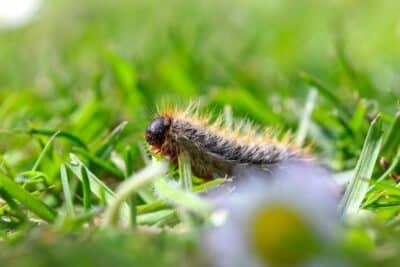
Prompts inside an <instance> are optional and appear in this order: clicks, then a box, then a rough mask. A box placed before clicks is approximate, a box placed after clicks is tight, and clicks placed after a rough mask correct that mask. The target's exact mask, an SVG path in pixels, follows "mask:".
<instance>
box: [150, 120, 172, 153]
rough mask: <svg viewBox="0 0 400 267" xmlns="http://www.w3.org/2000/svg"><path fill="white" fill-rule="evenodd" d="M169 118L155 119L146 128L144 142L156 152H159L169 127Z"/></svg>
mask: <svg viewBox="0 0 400 267" xmlns="http://www.w3.org/2000/svg"><path fill="white" fill-rule="evenodd" d="M171 123H172V122H171V118H168V117H164V116H161V117H157V118H155V119H154V120H153V121H152V122H150V124H149V125H148V126H147V129H146V142H147V143H148V144H149V145H150V146H151V147H152V148H153V149H156V150H160V149H161V147H162V145H163V144H164V142H165V138H166V136H167V134H168V131H169V129H170V126H171Z"/></svg>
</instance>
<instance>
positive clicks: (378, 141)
mask: <svg viewBox="0 0 400 267" xmlns="http://www.w3.org/2000/svg"><path fill="white" fill-rule="evenodd" d="M382 138H383V132H382V122H381V119H380V116H379V115H378V116H377V117H376V118H375V119H374V120H373V121H372V123H371V126H370V128H369V130H368V134H367V137H366V139H365V142H364V146H363V148H362V151H361V155H360V157H359V159H358V162H357V165H356V167H355V173H354V177H353V179H352V180H351V181H350V183H349V185H348V186H347V188H346V192H345V194H344V196H343V199H342V202H341V205H340V211H341V213H342V215H343V217H344V218H345V219H346V218H349V217H350V216H352V215H355V214H357V213H358V211H359V209H360V206H361V203H362V201H363V199H364V197H365V195H366V193H367V191H368V186H369V179H370V178H371V175H372V172H373V170H374V167H375V163H376V160H377V159H378V155H379V151H380V148H381V145H382Z"/></svg>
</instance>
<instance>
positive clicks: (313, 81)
mask: <svg viewBox="0 0 400 267" xmlns="http://www.w3.org/2000/svg"><path fill="white" fill-rule="evenodd" d="M300 78H301V79H303V81H305V82H306V83H307V84H309V85H310V86H312V87H315V88H317V89H318V91H319V92H320V93H321V95H323V96H325V97H326V99H327V100H329V101H330V102H331V103H332V104H333V105H334V106H335V107H338V108H339V110H340V111H341V112H343V114H344V115H345V117H346V118H350V116H351V114H350V112H349V111H348V109H347V108H346V107H345V106H344V105H343V102H342V100H340V99H339V98H338V97H337V96H336V95H335V94H334V93H332V91H331V90H330V89H328V87H327V86H325V85H324V84H323V83H322V82H321V81H320V80H319V79H317V78H315V77H313V76H311V75H310V74H308V73H305V72H302V73H300Z"/></svg>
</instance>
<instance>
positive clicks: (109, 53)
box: [0, 0, 400, 153]
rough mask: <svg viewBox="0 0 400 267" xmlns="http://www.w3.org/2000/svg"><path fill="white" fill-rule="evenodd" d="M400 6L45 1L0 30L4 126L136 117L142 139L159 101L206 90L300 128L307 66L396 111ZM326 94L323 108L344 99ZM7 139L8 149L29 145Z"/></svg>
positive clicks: (352, 96) (108, 123)
mask: <svg viewBox="0 0 400 267" xmlns="http://www.w3.org/2000/svg"><path fill="white" fill-rule="evenodd" d="M399 8H400V3H399V2H398V1H373V0H370V1H260V0H250V1H247V0H246V1H244V0H235V1H208V0H206V1H176V0H173V1H168V2H160V1H139V0H135V1H90V0H89V1H44V2H43V3H42V6H41V8H40V10H39V11H38V12H37V14H35V16H34V18H33V20H32V21H30V22H29V23H28V24H27V25H24V26H23V27H21V28H18V29H3V30H1V31H0V59H1V63H2V67H1V68H0V101H1V103H2V104H1V107H0V128H1V129H21V128H23V129H25V128H26V127H27V124H28V123H30V124H33V125H34V126H35V127H39V128H49V127H50V128H60V129H68V130H70V131H72V132H74V133H78V134H79V135H80V136H81V138H82V139H83V140H84V141H89V140H90V141H92V140H93V139H96V137H98V136H100V135H99V133H101V132H103V131H105V130H107V129H108V128H112V127H113V126H115V125H116V124H117V123H118V122H120V121H122V120H128V121H129V125H128V128H129V131H128V132H129V138H130V139H129V140H130V141H143V128H144V126H145V125H146V123H147V121H148V119H149V117H150V116H151V115H152V114H153V113H154V111H155V110H156V106H157V105H162V103H164V102H174V103H176V102H178V103H181V104H182V105H183V106H184V105H185V104H186V103H187V102H188V100H195V101H197V100H198V99H200V100H201V101H202V103H204V105H205V106H208V107H217V110H219V109H221V108H222V107H223V106H225V105H231V106H232V108H233V112H234V116H239V117H241V116H246V117H249V118H251V119H252V120H255V121H256V122H258V123H261V124H263V125H273V126H279V127H283V128H284V129H286V128H287V127H290V128H292V129H295V128H296V127H297V126H296V125H297V122H298V120H299V117H300V114H301V110H302V108H303V106H304V103H305V98H306V95H307V93H308V91H309V88H310V87H309V86H308V85H307V83H305V82H304V81H303V80H302V79H301V78H300V76H299V73H302V72H306V73H308V74H310V75H313V76H315V77H317V78H318V79H320V80H321V81H323V82H324V83H325V84H326V85H328V86H329V87H330V89H331V91H332V92H333V93H334V94H335V95H337V96H338V97H339V99H340V101H342V102H343V106H347V107H349V108H351V107H354V105H356V104H357V103H358V101H359V100H360V99H361V98H368V99H369V100H368V103H367V104H366V106H367V107H368V109H369V110H371V109H372V110H373V111H376V110H381V111H384V112H387V113H389V114H393V113H394V111H395V109H396V103H397V102H398V99H399V94H400V88H399V86H400V83H399V79H400V78H399V76H398V75H397V73H398V69H399V58H400V57H399V54H400V50H399V49H398V44H399V41H400V21H399V18H398V12H397V11H398V9H399ZM96 99H101V101H96ZM324 104H325V103H324V99H322V101H321V103H319V105H318V108H320V109H321V113H318V114H322V113H329V112H331V111H332V110H334V109H335V107H334V106H333V107H332V108H331V106H328V107H329V108H330V109H327V108H325V109H323V108H324ZM94 106H95V107H94ZM92 109H93V110H92ZM88 113H93V114H88ZM94 113H95V114H94ZM318 114H317V115H316V118H315V120H317V122H318V121H325V120H324V119H322V118H321V117H324V116H318ZM328 115H329V114H328ZM332 127H333V126H332ZM332 127H331V128H332ZM333 128H335V127H333ZM363 133H365V132H363ZM19 137H20V136H19ZM2 139H4V135H3V138H2ZM6 139H7V142H3V141H0V151H1V152H2V153H5V152H6V151H7V152H8V153H10V151H12V150H13V149H18V150H20V149H21V147H18V146H15V144H13V143H12V142H10V141H12V140H10V139H9V138H8V137H7V138H6ZM17 142H18V143H17V144H21V143H20V142H21V140H18V141H17ZM317 143H318V142H317ZM319 143H323V141H321V142H319ZM325 151H327V150H326V149H325Z"/></svg>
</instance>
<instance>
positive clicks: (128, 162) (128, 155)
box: [124, 146, 133, 177]
mask: <svg viewBox="0 0 400 267" xmlns="http://www.w3.org/2000/svg"><path fill="white" fill-rule="evenodd" d="M124 161H125V167H126V169H125V172H126V173H125V175H126V177H128V176H130V175H131V174H132V173H133V154H132V149H131V147H130V146H127V147H126V149H125V158H124Z"/></svg>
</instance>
